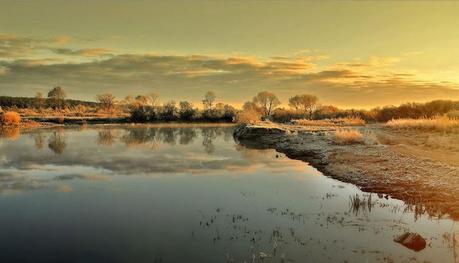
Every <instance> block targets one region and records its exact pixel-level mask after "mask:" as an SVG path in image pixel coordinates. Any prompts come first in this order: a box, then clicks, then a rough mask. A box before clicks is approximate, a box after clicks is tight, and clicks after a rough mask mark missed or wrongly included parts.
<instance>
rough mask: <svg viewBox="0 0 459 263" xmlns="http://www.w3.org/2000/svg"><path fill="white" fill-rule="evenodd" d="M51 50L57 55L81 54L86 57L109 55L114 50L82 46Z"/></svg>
mask: <svg viewBox="0 0 459 263" xmlns="http://www.w3.org/2000/svg"><path fill="white" fill-rule="evenodd" d="M51 51H52V52H54V53H56V54H59V55H71V56H82V57H87V58H93V57H102V56H110V55H112V53H113V52H114V50H113V49H109V48H84V49H77V50H73V49H69V48H53V49H51Z"/></svg>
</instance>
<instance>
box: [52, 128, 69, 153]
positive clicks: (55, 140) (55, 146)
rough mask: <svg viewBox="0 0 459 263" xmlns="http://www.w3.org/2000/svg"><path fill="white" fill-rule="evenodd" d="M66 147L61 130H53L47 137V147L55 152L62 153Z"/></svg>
mask: <svg viewBox="0 0 459 263" xmlns="http://www.w3.org/2000/svg"><path fill="white" fill-rule="evenodd" d="M65 147H67V143H66V142H65V135H64V132H63V131H55V132H53V134H52V135H51V136H50V137H49V139H48V148H49V149H50V150H51V151H53V152H54V153H55V154H62V153H63V152H64V150H65Z"/></svg>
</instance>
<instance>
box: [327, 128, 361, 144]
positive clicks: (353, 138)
mask: <svg viewBox="0 0 459 263" xmlns="http://www.w3.org/2000/svg"><path fill="white" fill-rule="evenodd" d="M333 135H334V137H333V141H334V142H335V143H336V144H340V145H349V144H356V143H363V135H362V133H360V131H358V130H354V129H345V130H344V129H343V130H337V131H335V132H334V134H333Z"/></svg>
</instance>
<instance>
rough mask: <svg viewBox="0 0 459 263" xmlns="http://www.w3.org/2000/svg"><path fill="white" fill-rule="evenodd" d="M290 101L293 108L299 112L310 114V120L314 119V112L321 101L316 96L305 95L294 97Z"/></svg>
mask: <svg viewBox="0 0 459 263" xmlns="http://www.w3.org/2000/svg"><path fill="white" fill-rule="evenodd" d="M288 101H289V106H290V107H291V108H293V109H295V110H296V111H297V112H298V111H302V112H303V113H305V114H307V113H309V118H312V112H313V110H314V108H315V107H316V105H317V102H318V101H319V99H318V98H317V97H316V96H314V95H309V94H303V95H296V96H293V97H291V98H290V99H289V100H288Z"/></svg>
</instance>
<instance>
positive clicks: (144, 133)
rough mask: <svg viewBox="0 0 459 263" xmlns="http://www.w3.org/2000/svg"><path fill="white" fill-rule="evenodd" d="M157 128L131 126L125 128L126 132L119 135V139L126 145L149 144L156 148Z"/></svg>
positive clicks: (157, 144)
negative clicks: (130, 127)
mask: <svg viewBox="0 0 459 263" xmlns="http://www.w3.org/2000/svg"><path fill="white" fill-rule="evenodd" d="M157 132H158V129H154V128H133V129H127V132H126V133H125V134H124V135H123V136H121V141H122V142H124V143H125V144H126V146H137V145H150V146H152V147H153V148H158V147H159V143H158V138H157V137H158V136H157Z"/></svg>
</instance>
